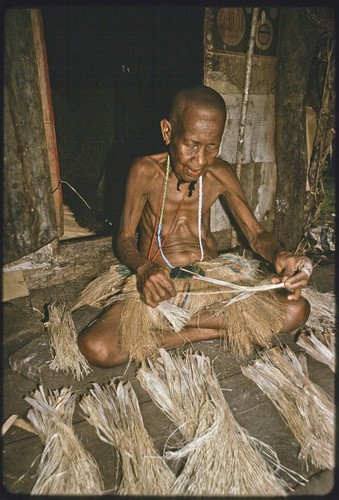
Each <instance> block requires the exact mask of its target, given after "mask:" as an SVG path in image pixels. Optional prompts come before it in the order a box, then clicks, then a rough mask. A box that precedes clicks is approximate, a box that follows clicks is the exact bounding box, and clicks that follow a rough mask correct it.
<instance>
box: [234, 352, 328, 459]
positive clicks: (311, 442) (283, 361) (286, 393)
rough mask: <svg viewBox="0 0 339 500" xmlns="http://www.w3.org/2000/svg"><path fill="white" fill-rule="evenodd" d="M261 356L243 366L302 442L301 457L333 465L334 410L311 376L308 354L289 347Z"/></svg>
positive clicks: (298, 440) (299, 441)
mask: <svg viewBox="0 0 339 500" xmlns="http://www.w3.org/2000/svg"><path fill="white" fill-rule="evenodd" d="M259 355H260V359H256V360H254V361H253V362H252V363H250V364H249V365H247V366H242V367H241V370H242V372H243V374H244V375H245V376H246V377H248V378H250V379H251V380H253V382H255V383H256V384H257V385H258V387H259V388H260V389H261V390H262V391H263V392H264V393H265V394H266V395H267V396H268V397H269V398H270V399H271V401H272V402H273V404H274V405H275V406H276V407H277V409H278V410H279V412H280V413H281V415H282V417H283V419H284V420H285V422H286V424H287V425H288V426H289V428H290V429H291V431H292V433H293V434H294V436H295V439H296V440H297V442H298V443H299V445H300V453H299V458H300V459H303V460H304V461H305V462H306V465H307V460H308V459H309V460H310V461H311V462H312V464H313V465H315V466H316V467H318V468H319V469H332V468H333V467H334V443H335V433H334V430H335V429H334V411H335V407H334V404H333V403H332V401H331V400H330V398H329V397H328V395H327V394H326V393H325V392H324V391H323V390H322V389H321V388H320V387H319V386H318V385H316V384H314V383H313V382H312V381H311V380H310V379H309V378H308V373H307V364H306V358H305V356H304V355H300V356H299V357H297V355H296V354H295V353H293V351H291V349H289V348H288V347H285V348H279V347H274V348H272V349H269V350H265V351H263V352H261V353H259Z"/></svg>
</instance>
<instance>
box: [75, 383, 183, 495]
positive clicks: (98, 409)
mask: <svg viewBox="0 0 339 500" xmlns="http://www.w3.org/2000/svg"><path fill="white" fill-rule="evenodd" d="M80 407H81V408H82V410H83V411H84V413H85V418H86V419H87V420H88V421H89V422H90V423H91V424H92V425H93V426H94V427H95V428H96V432H97V434H98V436H99V437H100V439H102V441H104V442H106V443H109V444H110V445H112V446H114V447H115V448H116V449H117V451H118V452H119V455H120V463H121V468H122V480H121V484H120V486H119V488H118V491H117V494H119V495H147V496H151V495H167V494H168V493H169V491H170V489H171V486H172V484H173V483H174V481H175V476H174V474H173V473H172V472H171V470H170V469H169V467H168V466H167V464H166V462H165V461H164V460H163V458H162V457H160V456H159V455H158V454H157V452H156V451H155V448H154V446H153V443H152V441H151V438H150V436H149V435H148V433H147V431H146V429H145V427H144V424H143V420H142V416H141V413H140V409H139V404H138V399H137V397H136V395H135V392H134V390H133V388H132V386H131V384H130V383H129V382H127V383H125V384H124V383H122V382H120V383H119V384H118V385H117V386H115V384H114V382H113V380H112V381H111V382H110V383H108V384H105V385H103V386H100V385H98V384H96V383H94V384H93V385H92V388H91V389H90V390H89V393H88V394H87V395H85V396H83V398H82V400H81V401H80Z"/></svg>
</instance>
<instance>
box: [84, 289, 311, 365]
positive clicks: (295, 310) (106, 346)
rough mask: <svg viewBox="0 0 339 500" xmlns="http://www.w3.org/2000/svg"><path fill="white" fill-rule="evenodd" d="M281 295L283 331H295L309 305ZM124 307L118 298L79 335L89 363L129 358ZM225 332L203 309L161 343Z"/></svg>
mask: <svg viewBox="0 0 339 500" xmlns="http://www.w3.org/2000/svg"><path fill="white" fill-rule="evenodd" d="M283 292H284V291H283ZM279 299H280V301H281V302H282V303H283V305H284V307H285V310H286V316H285V320H284V324H283V327H282V329H281V332H280V333H289V332H293V331H295V330H297V329H298V328H300V327H301V326H302V325H303V324H304V323H305V322H306V321H307V318H308V316H309V314H310V305H309V303H308V302H307V300H305V299H304V298H303V297H300V298H299V299H298V300H287V293H279ZM122 307H123V302H117V303H116V304H114V305H113V306H111V307H110V308H109V309H108V310H107V311H105V312H104V313H103V314H102V315H101V316H100V317H99V318H98V320H97V321H96V322H95V323H93V324H92V325H90V326H89V327H88V328H87V329H86V330H85V331H84V332H82V333H81V334H80V335H79V338H78V344H79V348H80V351H81V352H82V353H83V355H84V356H85V357H86V359H87V360H88V362H89V363H90V364H93V365H96V366H99V367H102V368H109V367H112V366H115V365H121V364H123V363H126V362H127V361H128V357H129V355H128V352H127V351H124V350H123V349H121V346H120V345H119V340H120V339H119V334H118V331H119V323H120V317H121V310H122ZM223 336H224V332H223V330H222V324H221V321H220V320H219V319H218V318H216V317H214V316H211V315H210V314H208V313H202V314H200V315H198V316H197V317H194V318H192V319H191V320H190V321H189V322H188V323H187V325H186V327H185V328H184V329H183V331H182V332H180V335H178V334H177V333H175V332H172V331H168V332H166V333H165V334H164V336H163V344H162V347H163V348H164V349H172V348H174V347H179V346H181V345H184V344H187V343H191V342H198V341H201V340H211V339H217V338H223ZM263 347H265V346H263Z"/></svg>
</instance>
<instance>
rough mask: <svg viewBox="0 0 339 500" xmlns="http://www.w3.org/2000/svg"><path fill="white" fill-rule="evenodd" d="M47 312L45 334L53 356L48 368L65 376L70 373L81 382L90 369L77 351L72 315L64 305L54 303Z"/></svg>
mask: <svg viewBox="0 0 339 500" xmlns="http://www.w3.org/2000/svg"><path fill="white" fill-rule="evenodd" d="M48 312H49V320H48V323H47V332H48V335H49V343H50V346H51V351H52V356H53V359H52V361H50V363H49V367H50V368H51V370H55V371H59V370H62V371H63V372H64V373H65V374H66V375H67V374H68V373H69V372H71V374H72V375H73V376H74V377H76V378H77V379H78V380H81V379H82V378H83V377H84V375H87V374H88V373H90V371H91V368H90V366H89V364H88V362H87V360H86V358H85V357H84V356H83V354H82V353H81V352H80V350H79V347H78V343H77V332H76V329H75V325H74V321H73V318H72V314H71V312H70V311H69V310H68V309H67V306H66V304H58V303H56V302H54V303H53V304H50V305H49V306H48Z"/></svg>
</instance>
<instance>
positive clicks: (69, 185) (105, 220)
mask: <svg viewBox="0 0 339 500" xmlns="http://www.w3.org/2000/svg"><path fill="white" fill-rule="evenodd" d="M60 184H66V185H67V186H68V187H69V188H71V189H72V191H74V192H75V194H77V195H78V196H79V198H80V199H81V201H83V202H84V203H85V205H86V207H87V208H89V210H93V209H92V207H91V206H90V205H89V204H88V203H87V201H86V200H85V198H83V197H82V196H81V194H80V193H78V191H77V190H76V189H75V188H74V187H73V186H72V185H71V184H69V183H68V182H67V181H62V180H61V179H60V181H59V182H58V185H57V187H56V188H54V189H53V191H52V194H53V193H54V192H55V191H56V190H57V189H58V187H59V186H60ZM104 222H106V223H107V224H109V225H110V226H113V224H112V223H111V221H110V220H108V219H104Z"/></svg>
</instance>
